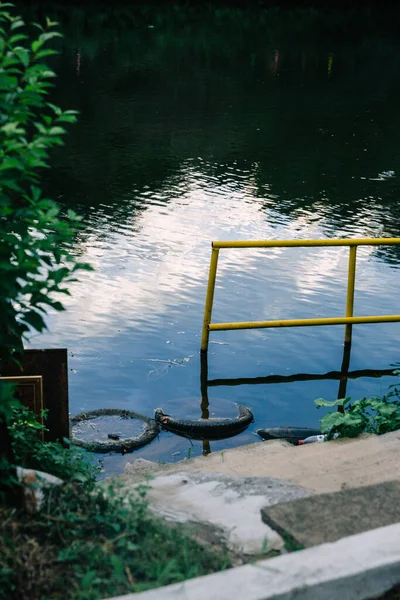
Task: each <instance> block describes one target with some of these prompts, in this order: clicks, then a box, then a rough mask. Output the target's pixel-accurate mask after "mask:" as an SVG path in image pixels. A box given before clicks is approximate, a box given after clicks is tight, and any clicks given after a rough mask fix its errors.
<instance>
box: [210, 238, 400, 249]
mask: <svg viewBox="0 0 400 600" xmlns="http://www.w3.org/2000/svg"><path fill="white" fill-rule="evenodd" d="M397 244H400V238H354V239H336V240H335V239H328V240H247V241H246V240H243V241H236V242H235V241H227V242H212V243H211V245H212V247H213V248H278V247H280V248H292V247H295V248H300V247H307V246H392V245H397Z"/></svg>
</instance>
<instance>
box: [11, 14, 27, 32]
mask: <svg viewBox="0 0 400 600" xmlns="http://www.w3.org/2000/svg"><path fill="white" fill-rule="evenodd" d="M24 25H25V23H24V22H23V20H22V19H19V18H18V17H16V18H15V20H13V22H12V23H11V25H10V30H11V31H14V29H18V28H19V27H23V26H24Z"/></svg>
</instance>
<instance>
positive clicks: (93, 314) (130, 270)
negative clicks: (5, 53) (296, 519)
mask: <svg viewBox="0 0 400 600" xmlns="http://www.w3.org/2000/svg"><path fill="white" fill-rule="evenodd" d="M47 12H48V14H50V16H52V17H56V18H57V17H58V18H59V20H60V21H61V25H62V29H63V31H64V34H65V39H64V40H63V42H62V45H61V47H60V49H61V54H60V56H59V57H58V58H57V60H56V64H55V68H56V70H57V72H58V73H59V80H58V84H57V89H56V91H55V93H54V99H55V100H56V101H57V102H58V103H60V104H62V105H63V106H64V107H65V108H76V109H79V110H80V111H81V117H80V122H79V124H78V125H77V126H75V127H74V128H73V129H72V130H71V134H70V136H69V139H68V144H67V146H66V147H65V148H64V149H62V150H60V152H59V153H58V154H57V155H56V156H55V158H54V169H53V171H52V173H51V175H50V176H49V178H48V180H47V184H46V185H47V187H48V190H49V191H51V192H52V194H53V195H54V196H55V197H59V201H60V202H61V203H62V204H63V205H66V206H71V207H73V208H75V209H76V210H78V211H79V212H80V213H81V214H83V215H84V229H83V231H82V232H81V233H80V234H79V236H78V238H77V239H76V243H75V246H74V251H75V252H76V253H77V254H79V255H80V257H81V258H83V259H85V260H88V261H90V262H91V263H92V265H93V266H94V267H95V268H96V271H95V272H94V273H93V274H89V275H85V276H84V278H83V279H82V281H81V282H80V283H79V284H76V285H75V286H74V288H73V290H72V291H73V295H72V298H71V299H70V300H68V311H67V312H66V313H65V314H59V315H54V316H51V317H50V318H49V325H50V328H51V333H49V334H46V335H45V336H40V337H39V338H36V339H34V340H33V344H32V345H34V346H39V345H40V346H41V347H45V346H63V347H64V346H67V347H68V349H69V352H70V354H69V366H70V409H71V413H73V414H74V413H77V412H80V411H81V410H90V409H94V408H99V407H119V408H126V409H132V410H136V411H140V412H144V413H146V414H149V415H150V414H151V413H152V411H153V409H154V408H156V407H158V406H161V407H162V408H163V409H164V411H165V412H169V413H171V414H172V415H174V416H184V417H189V416H190V417H193V418H198V417H200V414H201V412H200V402H201V391H200V364H199V347H200V335H201V326H202V317H203V309H204V301H205V290H206V281H207V275H208V265H209V258H210V242H211V240H218V239H238V240H239V239H274V238H275V239H280V238H289V239H290V238H325V237H395V236H400V210H399V206H400V205H399V178H398V175H399V173H400V143H399V142H400V111H399V100H400V41H399V40H400V37H399V35H398V34H399V31H400V26H399V16H398V13H396V12H392V13H390V12H389V13H388V12H386V13H382V12H377V13H373V12H370V11H361V12H359V13H357V12H355V11H353V12H340V11H336V12H333V13H328V12H321V13H318V12H315V11H308V10H304V11H284V10H281V11H279V10H267V11H255V10H253V11H251V10H248V11H241V10H236V9H235V10H227V9H220V10H217V9H212V10H208V9H206V8H203V9H191V10H189V9H186V10H184V9H182V8H180V9H178V8H173V7H171V8H169V9H152V8H146V9H142V10H139V9H135V10H134V11H133V10H132V9H129V8H123V9H110V10H109V11H108V13H101V11H100V10H99V11H97V13H91V12H88V11H86V12H85V11H84V10H83V9H72V8H70V9H68V10H67V9H57V8H54V7H53V8H51V7H50V8H49V9H48V10H47ZM347 255H348V251H347V250H346V249H345V248H336V249H335V248H333V249H325V248H320V249H309V250H305V249H301V250H298V249H294V250H293V249H292V250H288V249H274V250H272V251H262V250H228V251H223V253H222V255H221V259H220V268H219V272H218V280H217V289H216V296H215V309H214V315H213V318H214V320H215V321H235V320H260V319H278V318H296V317H297V318H312V317H322V316H341V315H343V314H344V308H345V288H346V273H347ZM358 257H359V260H358V266H357V286H356V302H355V313H356V314H359V315H367V314H393V313H398V312H400V311H399V286H398V276H399V271H398V267H399V260H400V254H399V252H398V250H396V249H393V248H389V249H388V248H384V249H378V250H377V249H373V248H360V249H359V252H358ZM399 334H400V324H389V325H360V326H356V327H355V329H354V334H353V348H352V355H351V365H350V368H351V369H364V368H373V369H387V368H388V367H389V365H390V364H391V363H394V362H396V361H397V360H398V357H399V354H398V338H399ZM210 339H211V344H210V350H209V378H210V379H215V378H218V379H221V378H222V379H223V378H233V377H246V378H255V377H260V376H266V375H269V374H279V375H291V374H296V373H325V372H327V371H331V370H338V369H340V364H341V360H342V351H343V348H342V346H343V327H342V326H339V327H319V328H301V329H285V330H265V329H264V330H256V331H237V332H221V333H212V334H211V338H210ZM390 383H392V379H391V378H389V377H384V378H381V379H374V378H360V379H354V380H351V381H350V382H349V385H348V394H349V395H352V396H354V397H356V396H360V395H364V394H379V393H382V392H384V391H386V389H387V386H388V385H389V384H390ZM337 393H338V382H337V381H331V380H321V381H301V382H296V381H295V382H291V383H279V384H277V383H275V384H263V385H250V382H248V383H247V384H243V385H237V386H226V385H225V386H215V387H210V388H209V401H210V413H212V414H215V415H216V416H233V415H234V414H236V408H235V406H234V402H238V401H239V402H241V403H243V404H245V405H247V406H250V407H251V408H252V410H253V412H254V415H255V418H256V423H255V424H254V425H253V426H251V427H250V428H249V430H247V431H246V432H245V433H243V434H241V435H240V436H238V437H235V438H231V439H229V440H225V441H220V442H215V443H212V444H211V450H216V449H221V448H225V447H231V446H234V445H239V444H245V443H250V442H254V441H257V438H256V437H255V436H254V435H253V432H254V431H255V430H256V429H257V428H258V427H268V426H283V425H299V426H315V425H317V424H318V419H319V417H320V416H321V413H320V412H318V411H317V410H316V409H315V407H314V404H313V400H314V399H315V398H317V397H321V396H323V397H325V398H327V399H333V398H335V397H336V396H337ZM188 449H190V453H191V454H192V456H194V455H197V454H199V453H201V451H202V445H201V443H199V442H195V443H194V446H193V447H191V446H190V444H189V442H188V441H186V440H184V439H182V438H178V437H176V436H173V435H172V434H167V433H162V434H161V436H160V437H159V439H158V440H156V441H155V442H153V443H152V444H151V445H150V446H148V447H146V448H144V449H142V450H140V451H138V452H136V453H135V454H133V455H127V456H124V457H121V456H110V457H105V466H106V470H107V472H109V473H113V472H118V471H121V470H122V469H123V466H124V464H125V463H126V462H127V461H132V460H133V459H134V458H137V457H139V456H142V457H145V458H148V459H151V460H163V461H171V460H177V459H181V458H183V457H185V456H186V454H187V451H188ZM178 452H180V454H176V453H178Z"/></svg>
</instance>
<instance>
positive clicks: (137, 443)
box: [70, 408, 160, 453]
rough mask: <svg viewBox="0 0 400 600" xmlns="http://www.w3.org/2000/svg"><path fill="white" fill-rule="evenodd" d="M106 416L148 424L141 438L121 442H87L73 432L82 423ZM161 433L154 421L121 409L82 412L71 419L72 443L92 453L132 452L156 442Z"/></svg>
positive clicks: (126, 439)
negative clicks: (74, 427)
mask: <svg viewBox="0 0 400 600" xmlns="http://www.w3.org/2000/svg"><path fill="white" fill-rule="evenodd" d="M104 416H119V417H123V418H125V419H136V420H137V421H143V423H146V429H145V430H144V431H143V433H141V434H140V435H139V436H136V437H132V438H124V439H120V440H111V439H110V440H104V441H97V442H96V441H93V442H85V441H84V440H81V439H79V438H77V437H76V436H75V434H74V432H73V426H74V425H76V424H77V423H81V422H82V421H89V420H90V419H94V418H95V417H104ZM159 432H160V427H159V425H158V423H157V422H156V421H155V420H154V419H150V418H149V417H146V415H142V414H141V413H137V412H134V411H133V410H123V409H120V408H98V409H97V410H89V411H87V412H82V413H79V414H77V415H75V416H74V417H71V419H70V437H71V442H72V443H73V444H75V445H76V446H81V447H82V448H85V449H86V450H89V451H90V452H123V453H125V452H132V450H136V449H137V448H141V447H142V446H146V444H150V442H152V441H153V440H154V438H155V437H157V435H158V434H159Z"/></svg>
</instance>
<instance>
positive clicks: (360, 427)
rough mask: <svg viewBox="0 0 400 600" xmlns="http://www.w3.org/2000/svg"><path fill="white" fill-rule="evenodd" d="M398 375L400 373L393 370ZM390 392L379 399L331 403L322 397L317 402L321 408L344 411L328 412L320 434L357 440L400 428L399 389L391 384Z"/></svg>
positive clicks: (347, 399)
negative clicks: (361, 434)
mask: <svg viewBox="0 0 400 600" xmlns="http://www.w3.org/2000/svg"><path fill="white" fill-rule="evenodd" d="M394 374H395V375H399V374H400V371H397V370H396V371H394ZM389 390H390V391H389V392H388V393H387V394H386V395H385V396H382V397H381V398H380V397H373V398H361V399H360V400H355V401H354V402H353V401H352V400H351V398H349V397H348V398H341V399H340V400H333V401H332V402H329V401H327V400H324V399H323V398H319V399H318V400H315V404H316V406H317V407H318V408H320V407H337V408H340V409H341V411H338V410H336V411H334V412H328V413H327V414H326V415H325V416H323V417H322V419H321V431H322V433H327V434H328V435H327V439H331V438H332V436H333V435H334V434H335V433H337V434H339V435H340V436H341V437H355V436H357V435H359V434H360V433H363V432H367V433H375V434H377V435H381V434H382V433H388V432H389V431H396V430H397V429H400V390H399V389H398V386H397V385H396V384H395V385H391V386H390V387H389Z"/></svg>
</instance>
